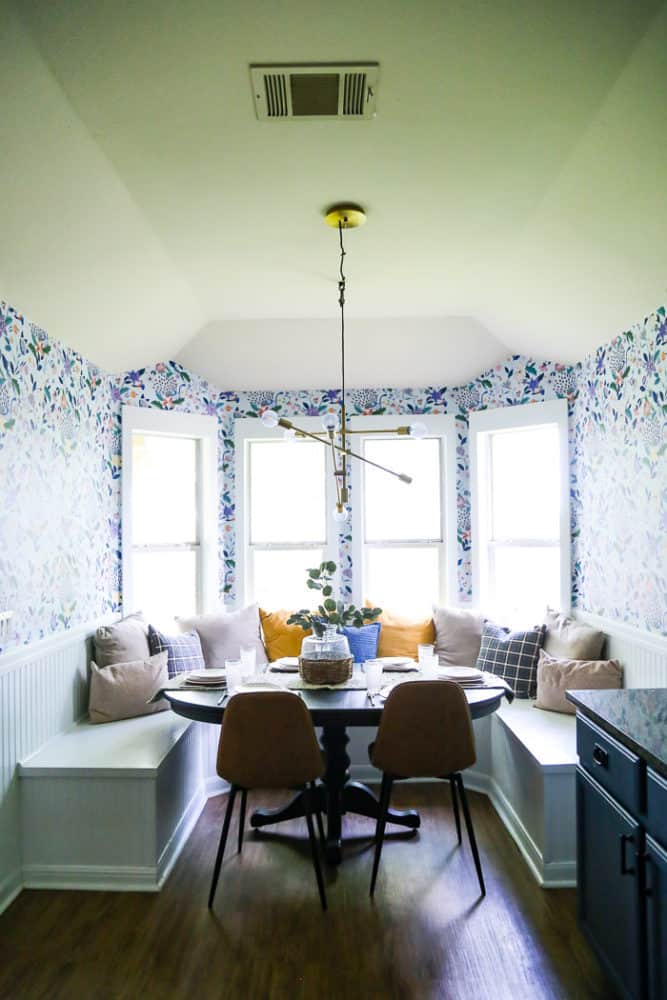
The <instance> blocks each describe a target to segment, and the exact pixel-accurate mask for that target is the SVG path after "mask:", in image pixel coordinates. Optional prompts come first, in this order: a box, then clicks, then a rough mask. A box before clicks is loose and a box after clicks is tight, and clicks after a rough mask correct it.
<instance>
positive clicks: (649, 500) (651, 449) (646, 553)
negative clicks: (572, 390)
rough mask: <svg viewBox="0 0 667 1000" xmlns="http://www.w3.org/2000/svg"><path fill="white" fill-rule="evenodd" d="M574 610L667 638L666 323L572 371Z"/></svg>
mask: <svg viewBox="0 0 667 1000" xmlns="http://www.w3.org/2000/svg"><path fill="white" fill-rule="evenodd" d="M577 377H578V383H579V393H578V397H577V399H576V401H575V404H574V412H573V421H572V425H573V426H572V435H573V441H572V445H573V447H572V453H573V456H574V458H573V466H574V480H573V484H572V505H573V510H574V515H575V518H574V520H575V525H576V530H575V534H574V539H573V562H574V580H573V603H575V605H577V606H578V607H580V608H584V609H586V610H587V611H592V612H595V613H596V614H600V615H603V616H605V617H608V618H613V619H616V620H618V621H622V622H626V623H627V624H629V625H635V626H637V627H638V628H642V629H647V630H649V631H654V632H662V633H664V634H667V316H666V315H665V309H664V307H663V308H661V309H658V310H657V311H656V312H655V313H653V314H652V315H651V316H649V317H648V318H647V319H645V320H644V322H643V323H638V324H637V325H636V326H634V327H633V328H632V329H631V330H628V331H627V332H625V333H622V334H621V335H620V336H619V337H616V339H615V340H612V341H611V343H610V344H607V345H605V346H604V347H600V348H599V349H598V350H597V351H596V352H595V354H592V355H590V356H589V357H587V358H586V359H585V361H583V363H582V364H581V365H580V366H579V370H578V372H577Z"/></svg>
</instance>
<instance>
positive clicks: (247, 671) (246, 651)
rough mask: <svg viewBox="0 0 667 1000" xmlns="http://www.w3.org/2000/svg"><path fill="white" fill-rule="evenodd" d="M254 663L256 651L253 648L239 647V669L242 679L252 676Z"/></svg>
mask: <svg viewBox="0 0 667 1000" xmlns="http://www.w3.org/2000/svg"><path fill="white" fill-rule="evenodd" d="M256 661H257V649H256V648H255V646H241V667H242V670H243V676H244V678H248V677H252V676H253V675H254V673H255V664H256Z"/></svg>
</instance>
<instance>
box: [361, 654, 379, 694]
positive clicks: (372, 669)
mask: <svg viewBox="0 0 667 1000" xmlns="http://www.w3.org/2000/svg"><path fill="white" fill-rule="evenodd" d="M364 671H365V672H366V687H367V688H368V692H369V694H379V693H380V688H381V687H382V661H381V660H366V662H365V663H364Z"/></svg>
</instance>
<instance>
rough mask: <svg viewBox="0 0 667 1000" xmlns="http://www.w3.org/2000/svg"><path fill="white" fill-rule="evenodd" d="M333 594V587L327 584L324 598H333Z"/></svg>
mask: <svg viewBox="0 0 667 1000" xmlns="http://www.w3.org/2000/svg"><path fill="white" fill-rule="evenodd" d="M332 593H333V587H330V586H329V584H327V585H326V587H322V596H323V597H331V595H332Z"/></svg>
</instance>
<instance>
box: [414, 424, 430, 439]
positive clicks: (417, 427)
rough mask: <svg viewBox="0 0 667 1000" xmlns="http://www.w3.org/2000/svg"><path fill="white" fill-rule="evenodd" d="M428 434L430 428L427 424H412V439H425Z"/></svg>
mask: <svg viewBox="0 0 667 1000" xmlns="http://www.w3.org/2000/svg"><path fill="white" fill-rule="evenodd" d="M427 434H428V427H427V426H426V424H422V423H420V422H419V421H416V422H415V423H414V424H410V437H413V438H423V437H426V435H427Z"/></svg>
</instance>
